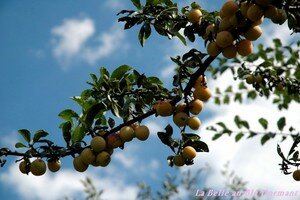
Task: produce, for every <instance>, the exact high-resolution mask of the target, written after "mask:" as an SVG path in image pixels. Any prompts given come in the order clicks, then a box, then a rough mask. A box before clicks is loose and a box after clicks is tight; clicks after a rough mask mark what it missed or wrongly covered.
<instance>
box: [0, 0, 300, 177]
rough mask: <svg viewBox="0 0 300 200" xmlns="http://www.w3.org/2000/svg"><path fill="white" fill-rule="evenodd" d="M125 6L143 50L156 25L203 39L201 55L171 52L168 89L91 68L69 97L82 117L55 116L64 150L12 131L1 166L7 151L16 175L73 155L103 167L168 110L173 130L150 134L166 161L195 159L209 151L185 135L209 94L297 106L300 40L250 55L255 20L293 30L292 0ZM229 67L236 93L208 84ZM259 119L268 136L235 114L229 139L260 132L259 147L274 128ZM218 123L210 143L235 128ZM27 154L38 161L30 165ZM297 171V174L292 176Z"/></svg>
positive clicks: (131, 74) (41, 136) (79, 166)
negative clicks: (85, 84) (14, 139)
mask: <svg viewBox="0 0 300 200" xmlns="http://www.w3.org/2000/svg"><path fill="white" fill-rule="evenodd" d="M131 2H132V3H133V5H134V6H135V9H134V10H122V11H121V12H120V13H119V16H120V18H119V22H122V23H124V29H130V28H132V27H136V26H141V27H140V29H139V32H138V39H139V42H140V44H141V46H144V45H145V42H146V41H147V39H148V38H149V37H150V35H151V34H152V33H153V30H155V31H156V32H157V33H158V34H159V35H161V36H163V37H168V38H169V39H170V38H172V37H177V38H178V39H179V40H180V41H181V42H182V43H183V44H184V45H187V40H189V41H190V42H195V41H196V38H198V39H200V40H201V39H203V40H204V42H203V43H204V44H205V45H207V46H206V49H207V52H204V50H201V51H200V50H197V49H191V50H190V51H188V52H187V53H185V54H183V55H180V56H177V57H172V58H171V60H172V61H173V62H174V63H175V65H176V67H177V70H176V74H175V75H174V77H173V82H172V86H173V87H172V88H171V89H170V88H166V87H164V86H163V82H162V81H161V80H159V79H158V78H157V77H153V76H146V75H145V74H143V73H140V72H138V71H137V70H134V69H133V68H132V67H130V66H128V65H121V66H119V67H117V68H116V69H115V70H114V71H112V72H109V71H108V70H107V69H106V68H105V67H102V68H100V75H99V76H97V75H96V74H91V81H90V82H89V85H90V86H91V88H89V89H86V90H84V91H83V92H82V93H81V94H80V96H76V97H74V98H73V100H74V101H75V102H76V103H78V104H79V106H80V108H81V109H82V113H81V114H78V113H77V112H75V111H73V110H71V109H65V110H63V111H62V112H60V113H59V117H60V118H62V120H63V122H62V123H61V124H60V126H59V127H60V128H61V131H62V136H63V139H64V141H65V143H66V145H65V146H59V145H56V144H54V142H52V141H51V140H49V139H47V136H48V132H46V131H44V130H38V131H36V132H34V133H31V132H30V131H29V130H27V129H20V130H19V131H18V132H19V133H20V135H21V136H23V138H24V141H23V142H22V141H20V142H18V143H16V145H15V147H16V148H20V149H23V150H24V151H22V152H19V151H13V150H11V149H8V148H1V149H0V158H1V159H0V164H1V166H3V165H4V164H5V156H19V157H21V159H19V160H18V161H21V162H20V163H19V169H20V171H21V172H22V173H25V174H28V173H29V171H30V172H31V173H32V174H34V175H37V176H39V175H42V174H44V173H45V172H46V164H45V161H44V159H46V160H47V161H48V168H49V170H50V171H53V172H55V171H58V170H59V168H60V162H58V161H60V160H61V159H62V158H64V157H67V156H73V157H74V159H73V166H74V169H75V170H76V171H78V172H84V171H86V170H87V169H88V167H89V166H90V165H92V166H94V167H98V166H102V167H105V166H107V165H108V164H109V163H110V161H111V157H113V152H114V149H115V150H116V149H117V148H120V149H125V145H124V143H125V142H130V141H135V140H133V138H134V137H136V138H137V139H138V140H141V141H144V140H146V139H147V138H148V137H149V135H150V131H149V128H148V127H147V126H145V125H141V123H142V121H143V120H144V119H146V118H148V117H150V116H153V115H155V116H156V117H158V116H161V117H171V116H172V117H173V121H174V124H175V125H177V127H176V128H177V129H176V130H177V134H176V135H177V136H176V135H175V132H176V131H175V130H174V129H173V126H171V125H170V124H168V125H166V127H165V131H159V132H158V133H157V136H158V138H159V139H160V140H161V142H162V143H163V144H165V145H167V146H169V147H170V149H171V150H172V155H170V156H169V157H168V158H167V160H168V163H169V164H170V166H173V165H175V166H183V165H192V164H193V159H195V157H196V155H197V152H209V148H208V145H207V144H206V143H205V142H204V141H202V139H201V138H200V136H199V135H198V134H197V133H195V132H192V133H191V132H189V131H188V129H187V128H188V127H189V128H190V129H191V130H198V129H199V128H200V125H201V121H200V119H199V118H198V116H194V115H198V114H199V113H200V112H201V110H202V108H203V106H204V103H206V102H207V101H209V100H210V99H213V100H214V101H213V103H215V104H217V105H220V104H222V103H223V104H229V103H230V101H232V98H233V101H236V102H240V103H242V101H243V99H244V98H249V99H256V97H257V96H258V95H257V94H259V95H260V96H264V97H266V98H273V103H274V104H275V105H277V106H278V109H288V106H289V104H290V103H291V102H296V103H299V102H300V97H299V94H300V84H299V74H300V72H299V70H300V69H299V67H297V66H299V59H298V58H299V53H300V50H299V47H300V42H299V41H298V42H297V43H295V44H294V45H293V46H283V45H282V43H281V42H280V40H278V39H274V40H273V42H274V47H264V45H257V50H256V52H254V46H253V43H252V41H255V40H257V39H259V37H261V35H262V33H263V29H262V28H261V27H260V26H259V25H260V24H262V23H263V22H264V21H266V20H264V19H265V18H269V19H271V21H272V22H274V23H276V24H279V25H282V24H283V23H284V22H286V21H287V22H288V23H287V26H288V27H289V28H290V30H291V31H293V32H294V33H295V34H297V33H298V32H300V22H299V16H300V11H299V9H298V8H299V3H298V2H297V1H296V0H289V1H287V0H282V1H270V0H236V1H232V0H229V1H226V2H224V4H223V6H222V7H221V9H220V10H219V12H218V11H215V12H208V11H207V10H205V9H204V8H202V7H201V6H200V5H199V4H197V3H195V2H194V3H192V4H191V5H190V6H186V7H183V8H181V9H180V8H179V7H178V5H177V3H176V2H173V1H172V0H157V1H152V0H146V2H145V4H144V5H143V4H142V3H141V2H140V1H139V0H132V1H131ZM271 21H270V22H271ZM272 22H271V23H272ZM284 25H285V24H284ZM284 25H283V26H284ZM262 27H263V26H262ZM221 53H222V54H223V56H222V55H220V54H221ZM214 61H216V62H219V63H218V67H214V65H215V63H216V62H214ZM230 61H233V62H232V63H229V62H230ZM257 63H259V64H257ZM232 65H234V67H232ZM229 66H230V67H229ZM227 70H230V71H231V72H232V75H233V77H234V78H235V79H236V80H237V81H239V85H238V88H239V91H234V90H233V87H232V86H228V88H227V89H226V90H225V91H222V92H221V90H220V89H219V88H216V91H215V92H212V91H211V89H209V87H208V84H207V82H208V79H209V80H212V81H213V79H217V78H219V77H221V76H222V74H223V73H224V72H225V71H227ZM244 82H246V83H248V85H247V84H246V85H245V84H244ZM212 94H214V95H212ZM243 94H246V97H244V96H243ZM223 97H224V99H222V98H223ZM116 118H121V119H122V122H121V123H120V124H116V122H117V120H116ZM258 121H259V123H260V124H261V126H262V127H263V128H264V130H266V132H265V133H262V134H258V133H257V132H256V131H254V130H251V129H250V125H249V123H248V122H247V121H246V120H243V119H242V118H241V117H240V116H235V118H234V122H235V124H236V126H237V127H238V129H242V128H245V129H246V130H247V131H248V132H243V131H238V132H239V133H238V134H237V135H236V136H235V140H236V141H239V140H240V139H241V138H242V137H244V136H245V135H246V134H249V137H248V138H251V137H254V136H258V135H262V138H261V143H262V144H265V142H266V141H268V140H270V139H272V138H274V137H275V135H276V134H275V133H273V132H270V131H268V130H267V129H268V121H267V119H264V118H259V119H258ZM203 122H204V123H205V121H203ZM216 126H217V127H216ZM216 126H213V125H212V126H209V127H208V128H207V129H208V130H209V131H212V132H214V133H215V134H214V136H213V139H218V138H220V137H221V136H223V135H224V134H228V135H232V133H234V131H232V130H231V129H230V128H229V127H227V126H226V124H225V123H224V122H219V123H217V125H216ZM277 126H278V129H279V131H280V133H282V131H283V129H284V127H285V126H286V119H285V117H281V118H280V119H279V120H278V122H277ZM289 132H290V134H289V135H291V136H292V138H293V139H294V144H293V145H292V147H291V150H290V152H289V155H288V156H287V157H286V156H285V155H284V154H283V153H282V152H281V149H280V146H278V149H277V150H278V154H279V156H280V157H281V158H282V164H281V167H282V168H281V170H282V171H283V172H284V173H285V174H291V172H290V171H289V169H290V168H289V166H294V167H298V166H299V165H300V162H299V151H298V150H296V148H297V145H298V144H299V143H300V139H299V134H294V132H295V130H294V128H293V127H292V126H291V128H290V129H289ZM284 139H285V138H283V140H284ZM86 141H88V142H86ZM38 145H40V146H39V147H37V146H38ZM290 157H292V158H290ZM31 158H36V159H35V160H34V161H33V162H31V163H30V159H31ZM290 159H292V160H293V161H294V162H292V161H290ZM294 174H296V175H294V178H295V176H296V178H295V179H296V180H297V179H298V177H299V172H297V171H295V172H294Z"/></svg>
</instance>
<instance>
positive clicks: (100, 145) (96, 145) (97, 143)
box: [90, 136, 106, 153]
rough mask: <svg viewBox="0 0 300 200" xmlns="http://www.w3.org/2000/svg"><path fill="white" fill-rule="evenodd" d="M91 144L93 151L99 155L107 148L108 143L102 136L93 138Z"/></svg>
mask: <svg viewBox="0 0 300 200" xmlns="http://www.w3.org/2000/svg"><path fill="white" fill-rule="evenodd" d="M90 144H91V148H92V149H93V151H94V152H97V153H99V152H101V151H103V150H104V149H105V148H106V141H105V139H104V138H103V137H101V136H95V137H93V139H92V140H91V143H90Z"/></svg>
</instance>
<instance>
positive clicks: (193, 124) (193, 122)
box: [188, 116, 201, 130]
mask: <svg viewBox="0 0 300 200" xmlns="http://www.w3.org/2000/svg"><path fill="white" fill-rule="evenodd" d="M200 125H201V121H200V119H199V118H198V117H196V116H194V117H190V118H189V119H188V126H189V127H190V128H191V129H193V130H198V129H199V127H200Z"/></svg>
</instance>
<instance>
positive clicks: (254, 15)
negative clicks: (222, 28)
mask: <svg viewBox="0 0 300 200" xmlns="http://www.w3.org/2000/svg"><path fill="white" fill-rule="evenodd" d="M263 15H264V11H263V9H262V8H261V7H260V6H258V5H256V4H253V5H252V6H250V8H249V9H248V10H247V18H248V19H250V20H251V21H253V22H255V21H257V20H259V19H260V18H262V16H263Z"/></svg>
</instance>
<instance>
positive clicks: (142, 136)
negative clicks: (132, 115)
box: [134, 125, 150, 141]
mask: <svg viewBox="0 0 300 200" xmlns="http://www.w3.org/2000/svg"><path fill="white" fill-rule="evenodd" d="M134 135H135V137H136V138H137V139H139V140H141V141H145V140H147V139H148V137H149V135H150V131H149V129H148V127H147V126H144V125H142V126H139V127H137V128H136V129H135V130H134Z"/></svg>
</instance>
